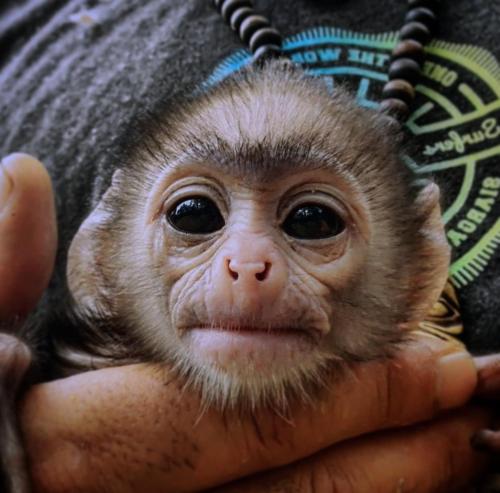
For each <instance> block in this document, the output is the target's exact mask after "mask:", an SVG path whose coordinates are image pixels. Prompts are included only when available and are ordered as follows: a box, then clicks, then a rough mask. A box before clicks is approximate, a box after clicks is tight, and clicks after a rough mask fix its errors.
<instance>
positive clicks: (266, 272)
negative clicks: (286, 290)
mask: <svg viewBox="0 0 500 493" xmlns="http://www.w3.org/2000/svg"><path fill="white" fill-rule="evenodd" d="M270 270H271V264H270V263H269V262H265V263H264V270H263V271H262V272H257V273H256V274H255V277H256V279H257V281H264V280H265V279H266V277H267V276H268V275H269V271H270Z"/></svg>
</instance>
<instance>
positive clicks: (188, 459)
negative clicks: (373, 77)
mask: <svg viewBox="0 0 500 493" xmlns="http://www.w3.org/2000/svg"><path fill="white" fill-rule="evenodd" d="M19 176H20V178H19V182H17V181H16V186H17V185H18V186H19V188H18V191H19V190H22V187H23V186H24V181H23V180H25V179H27V183H28V184H30V183H32V181H31V178H32V175H30V174H29V173H28V174H27V175H26V177H25V178H23V177H22V176H23V175H22V174H20V175H19ZM16 180H17V179H16ZM35 182H36V183H41V182H40V181H39V180H38V181H33V183H35ZM42 182H43V181H42ZM43 190H45V191H43ZM39 193H40V197H38V198H39V199H41V198H42V197H43V196H45V197H48V196H49V195H50V193H49V192H48V191H47V189H46V188H43V187H42V189H40V190H39ZM36 195H37V194H36V193H35V196H36ZM19 197H20V198H22V197H23V195H19ZM20 202H21V203H20V204H18V207H24V202H25V201H24V200H23V201H21V199H20ZM30 204H31V205H30V207H28V208H27V209H26V210H27V211H28V212H27V213H28V214H29V210H30V209H31V213H32V214H33V215H34V218H35V220H34V221H33V222H31V221H30V220H29V219H24V218H25V216H24V215H23V214H19V215H18V216H17V219H16V218H15V217H14V218H13V217H12V216H9V219H8V220H7V225H9V224H10V226H8V227H10V228H11V231H13V233H12V234H11V236H10V239H9V241H8V242H5V241H3V240H0V256H1V257H0V258H11V257H15V256H16V254H17V255H18V256H19V251H20V250H19V248H20V244H23V242H24V243H26V238H28V236H26V235H29V234H30V231H32V229H31V228H34V227H37V224H43V221H44V219H43V217H44V215H43V214H44V213H43V209H42V208H41V207H34V208H33V202H30ZM23 210H24V209H23ZM37 215H38V217H37ZM5 217H6V216H3V220H4V221H5V220H6V219H5ZM45 224H46V226H47V227H49V228H50V220H49V221H48V223H45ZM4 227H5V223H2V224H0V228H4ZM3 231H5V229H0V238H3V237H2V236H1V233H2V232H3ZM31 241H37V240H36V239H34V240H29V241H28V244H29V245H31V249H30V248H27V250H23V255H22V256H20V257H18V258H17V262H18V263H16V262H14V263H13V264H9V263H5V264H4V263H3V264H2V265H4V275H7V276H10V277H9V278H10V279H12V280H13V281H12V283H11V285H10V289H8V290H5V289H4V290H2V291H0V307H3V310H4V312H3V313H6V312H7V310H8V309H12V307H13V306H14V305H12V304H11V302H13V301H12V300H14V302H15V303H16V305H15V306H18V305H17V304H19V306H21V307H22V308H23V310H27V308H29V307H30V306H31V305H32V304H33V299H35V298H36V293H37V290H38V293H39V292H41V291H40V289H43V286H42V285H43V284H44V282H45V280H44V279H45V276H46V275H42V274H41V273H43V272H47V270H49V271H50V269H49V267H50V265H49V264H50V258H51V256H50V255H47V254H45V255H42V257H40V256H38V257H34V256H33V255H32V252H33V251H37V252H39V250H37V249H39V248H41V249H44V248H46V250H45V252H47V251H49V250H50V248H51V247H50V244H51V242H50V241H48V242H42V243H41V244H37V243H30V242H31ZM19 242H20V243H19ZM54 245H55V242H54ZM9 255H10V257H9ZM35 258H41V259H42V260H41V261H40V262H34V265H31V266H30V262H33V259H35ZM44 258H45V260H43V259H44ZM14 266H16V267H15V268H14ZM23 266H24V267H23ZM44 266H45V267H44ZM30 269H35V270H37V269H38V271H37V272H39V274H36V276H34V281H33V282H32V283H29V285H30V286H31V288H30V289H28V290H26V287H25V286H21V284H20V283H19V282H18V281H19V280H20V281H22V282H23V283H24V284H26V279H27V278H28V277H27V275H28V274H29V272H31V270H30ZM20 273H23V274H22V275H20ZM27 273H28V274H27ZM36 279H38V281H36ZM16 280H17V282H16ZM37 286H38V288H37ZM12 293H18V294H17V295H16V296H15V297H13V296H12ZM448 351H449V348H448V347H447V346H445V345H444V343H440V342H437V341H436V342H431V341H430V340H419V341H415V342H414V343H413V344H410V345H409V346H408V347H407V348H405V350H404V351H403V352H402V353H401V354H400V355H399V356H398V357H397V358H396V359H394V360H392V361H385V362H372V363H367V364H362V365H355V366H353V367H352V369H351V371H349V372H347V373H346V376H345V378H343V379H340V380H339V381H338V382H336V383H335V385H332V387H331V388H329V389H326V390H325V392H324V393H323V395H322V396H321V397H320V398H319V400H318V401H317V403H316V404H315V405H314V406H312V405H309V406H305V405H304V406H297V408H296V409H295V410H294V412H293V414H292V415H291V416H290V417H289V418H288V419H287V420H285V419H283V418H282V417H279V416H276V415H273V414H272V413H270V412H267V413H266V412H260V413H256V414H255V415H253V416H251V417H250V416H249V417H246V418H241V417H238V416H235V415H232V414H229V413H228V414H225V415H221V414H219V413H216V412H214V411H208V412H206V413H204V414H203V415H200V407H199V404H200V403H199V401H198V399H197V398H196V396H193V395H190V394H188V393H187V392H182V391H181V389H180V388H179V383H178V382H177V381H176V380H175V379H174V378H172V376H171V375H169V374H168V371H167V370H166V369H165V368H159V367H157V366H153V365H133V366H127V367H121V368H111V369H106V370H99V371H95V372H89V373H85V374H81V375H78V376H75V377H71V378H67V379H64V380H59V381H55V382H51V383H47V384H42V385H38V386H36V387H33V388H32V389H31V390H30V391H29V392H28V393H27V394H26V396H25V398H24V399H23V401H22V403H21V405H20V407H19V418H20V420H21V425H22V429H23V432H24V438H25V446H26V448H27V451H28V456H29V461H30V468H31V476H32V479H33V483H34V488H35V490H36V491H41V492H62V491H86V492H89V493H90V492H94V491H95V492H98V491H99V492H102V491H116V492H124V493H126V492H130V491H136V490H138V489H140V490H142V491H146V492H148V493H154V492H156V491H158V492H160V491H161V492H162V493H165V492H167V491H173V492H174V491H175V492H179V491H199V490H203V489H206V488H210V487H218V485H222V484H223V483H227V482H229V481H233V480H237V479H238V478H242V477H244V476H247V475H250V474H254V476H253V478H249V479H245V480H240V481H239V482H238V483H236V484H233V485H229V486H225V487H221V491H225V490H226V488H227V491H249V492H251V491H259V492H261V491H270V490H271V488H273V489H272V491H277V492H278V491H283V492H285V491H300V492H302V491H304V492H308V491H317V492H321V491H323V490H325V491H331V490H332V489H333V490H335V488H336V489H337V490H338V491H356V492H364V491H370V492H371V491H391V490H395V491H396V490H397V488H399V489H400V490H402V491H404V489H405V488H408V489H411V487H412V486H415V488H414V489H413V490H412V491H418V492H420V491H421V492H431V491H439V490H443V489H444V490H445V491H449V490H450V489H452V487H453V488H454V487H455V486H457V487H458V486H462V485H464V484H466V483H467V482H469V481H470V480H471V478H473V477H474V476H475V475H477V474H478V473H479V472H480V471H481V470H482V468H483V467H484V465H485V463H486V460H485V458H484V456H482V455H480V454H478V453H476V452H473V451H472V450H471V449H470V447H469V438H470V436H471V435H472V433H473V432H474V431H475V430H477V429H479V428H481V427H484V426H485V425H486V424H487V423H488V421H489V413H488V412H486V411H484V410H481V409H474V408H467V409H462V410H460V411H458V412H456V413H453V414H450V415H447V416H446V417H443V418H440V419H435V420H434V421H432V422H430V423H428V424H424V425H416V426H413V427H409V428H403V429H400V430H393V431H384V432H380V433H378V434H376V435H372V436H367V437H362V436H361V435H364V434H367V433H370V432H374V431H378V430H384V429H391V428H392V429H395V428H400V427H402V426H404V425H407V424H413V423H419V422H422V421H424V420H428V419H431V418H433V417H435V416H437V415H438V414H439V413H440V411H443V410H446V409H449V408H452V407H456V406H460V405H462V404H463V403H465V402H466V401H467V400H468V398H469V397H470V395H471V394H472V392H473V390H474V387H475V384H476V372H475V369H474V366H473V364H472V360H471V359H470V357H469V356H468V355H467V354H466V353H459V354H454V355H448V354H447V353H448ZM360 436H361V438H357V439H354V438H355V437H360ZM351 438H353V439H352V440H348V441H345V440H347V439H351ZM340 442H343V443H340ZM334 444H337V445H334ZM321 449H324V450H323V451H322V452H318V453H316V452H317V451H319V450H321ZM307 457H308V458H307ZM301 458H302V460H301V461H300V462H298V463H297V464H296V465H294V466H286V464H290V463H291V462H293V461H297V460H299V459H301ZM304 458H305V459H304ZM279 466H283V467H282V468H281V469H276V470H275V471H273V472H270V473H264V474H261V475H259V474H258V473H259V471H264V470H269V469H275V468H277V467H279ZM402 481H403V482H402ZM444 485H445V486H444Z"/></svg>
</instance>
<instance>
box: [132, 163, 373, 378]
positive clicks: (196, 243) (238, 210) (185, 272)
mask: <svg viewBox="0 0 500 493" xmlns="http://www.w3.org/2000/svg"><path fill="white" fill-rule="evenodd" d="M217 168H219V169H217ZM304 168H305V169H306V170H303V171H298V170H297V171H296V172H294V173H291V174H289V176H284V177H283V176H281V175H278V176H276V177H275V179H273V180H270V181H268V182H267V183H265V182H262V183H257V180H251V179H248V177H247V179H245V178H244V177H241V176H238V173H237V172H236V171H235V172H233V173H231V171H229V172H228V170H225V171H223V170H221V169H220V167H217V165H216V164H215V163H206V164H205V165H203V164H200V163H199V164H188V165H178V166H177V167H176V168H174V169H173V170H172V169H167V170H166V171H165V172H164V173H163V174H162V176H160V177H159V179H158V181H157V183H156V184H155V186H154V187H153V190H152V193H151V196H150V200H149V202H148V203H147V206H146V210H145V215H144V216H143V218H144V224H138V227H139V228H140V231H147V235H146V236H144V237H143V241H144V242H145V245H144V248H145V249H146V250H147V251H150V252H151V259H152V266H154V267H153V268H154V272H155V278H156V277H157V276H158V277H157V278H158V280H159V281H160V282H159V287H160V289H161V291H162V293H163V297H162V299H163V301H162V303H161V304H159V306H158V309H159V310H160V312H159V313H158V314H157V315H156V317H157V319H159V320H163V321H164V324H163V327H162V326H161V325H160V326H157V329H158V330H159V331H160V332H159V333H158V334H157V340H164V341H167V340H168V344H169V345H170V346H171V347H174V348H175V350H176V353H177V354H178V355H179V356H180V355H183V357H186V358H190V359H191V360H192V363H193V364H196V365H201V366H203V367H206V368H213V369H214V370H215V371H220V372H222V373H224V374H234V375H237V376H238V378H241V379H249V378H250V379H252V378H255V377H257V376H258V378H267V379H272V378H276V376H277V375H281V374H286V373H288V372H290V370H291V369H292V368H294V369H296V370H297V371H302V368H304V369H305V368H315V367H317V366H318V364H323V363H324V359H325V357H327V356H328V355H330V356H332V355H335V354H336V350H335V349H336V346H337V344H338V343H336V339H338V338H339V335H340V334H339V332H340V333H342V332H345V330H346V329H345V323H344V322H343V320H342V318H343V317H341V316H339V311H340V312H342V308H341V306H340V305H339V303H340V302H341V300H339V299H338V296H336V293H339V292H341V291H344V290H346V289H348V288H349V286H350V285H352V284H355V283H356V282H357V278H358V277H359V270H360V268H361V266H362V264H363V261H364V260H365V259H366V250H367V240H368V237H369V228H368V221H367V211H366V210H365V208H364V206H363V201H362V200H361V197H360V196H359V193H358V190H356V189H355V188H354V187H353V186H351V185H350V184H349V183H347V182H346V181H345V180H343V179H342V178H341V177H339V176H338V175H336V174H335V173H333V172H329V171H325V170H322V171H319V170H316V171H311V170H310V169H308V168H309V167H308V166H304ZM134 236H135V235H134ZM345 336H346V335H345V334H344V336H343V337H345ZM340 338H342V336H341V337H340ZM337 350H338V348H337Z"/></svg>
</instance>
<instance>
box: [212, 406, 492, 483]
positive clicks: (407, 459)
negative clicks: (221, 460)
mask: <svg viewBox="0 0 500 493" xmlns="http://www.w3.org/2000/svg"><path fill="white" fill-rule="evenodd" d="M489 419H490V413H489V412H487V411H486V410H484V409H480V408H469V409H463V410H460V411H459V412H455V413H454V414H452V415H447V416H445V417H442V418H440V419H437V420H436V421H432V422H430V423H427V424H424V425H418V426H414V427H411V428H408V429H400V430H395V431H393V430H391V431H387V432H382V433H379V434H376V435H374V436H368V437H361V438H358V439H355V440H351V441H348V442H347V443H344V444H340V445H337V446H334V447H331V448H330V449H327V450H325V451H322V452H320V453H318V454H316V455H314V456H313V457H310V458H308V459H305V460H303V461H300V462H298V463H294V464H291V465H288V466H284V467H282V468H280V469H278V470H274V471H270V472H268V473H265V474H262V475H260V476H259V477H255V478H249V479H246V480H240V481H236V482H234V483H233V484H231V485H227V486H224V487H220V488H216V489H214V490H213V492H214V493H215V492H217V493H236V492H237V493H271V492H272V493H288V492H300V493H327V492H332V491H339V492H342V493H354V492H355V493H376V492H381V493H382V492H384V493H385V492H388V491H394V492H401V493H403V492H405V491H411V492H412V493H439V492H442V493H449V492H451V491H458V490H462V488H465V487H466V486H468V485H471V483H472V482H473V481H474V480H475V479H477V478H479V477H480V476H482V475H483V474H484V472H485V470H486V468H487V465H488V463H489V460H488V457H487V455H485V454H481V453H478V452H477V451H474V450H473V449H472V447H471V445H470V440H471V436H472V435H473V433H474V432H475V431H476V430H477V429H478V428H480V427H483V426H485V425H486V424H487V423H488V422H489Z"/></svg>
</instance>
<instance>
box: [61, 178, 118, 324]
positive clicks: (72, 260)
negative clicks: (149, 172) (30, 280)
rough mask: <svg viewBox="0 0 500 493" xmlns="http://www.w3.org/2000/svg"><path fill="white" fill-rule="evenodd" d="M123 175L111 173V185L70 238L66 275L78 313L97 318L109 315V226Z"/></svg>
mask: <svg viewBox="0 0 500 493" xmlns="http://www.w3.org/2000/svg"><path fill="white" fill-rule="evenodd" d="M122 181H123V173H122V172H121V171H120V170H117V171H115V173H114V174H113V178H112V182H111V186H110V187H109V188H108V190H107V191H106V193H105V194H104V195H103V197H102V199H101V200H100V202H99V204H98V205H97V207H96V208H95V209H94V210H93V211H92V212H91V213H90V215H89V216H88V217H87V219H85V221H84V222H83V223H82V225H81V226H80V229H79V230H78V232H77V233H76V235H75V236H74V238H73V240H72V242H71V245H70V248H69V251H68V263H67V267H66V274H67V279H68V287H69V290H70V292H71V294H72V296H73V299H74V301H75V302H76V305H77V308H78V310H79V311H83V312H84V313H87V314H96V315H99V316H101V315H102V316H111V315H112V313H113V304H114V303H113V297H112V293H113V292H114V289H113V284H114V283H113V279H112V274H111V269H110V266H109V263H110V260H111V258H110V257H111V255H112V254H113V250H112V249H113V238H112V237H113V232H114V229H115V228H113V224H114V222H115V219H116V213H115V211H116V204H117V203H119V197H120V193H121V192H120V189H121V186H120V185H121V182H122Z"/></svg>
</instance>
